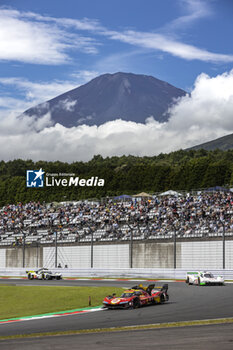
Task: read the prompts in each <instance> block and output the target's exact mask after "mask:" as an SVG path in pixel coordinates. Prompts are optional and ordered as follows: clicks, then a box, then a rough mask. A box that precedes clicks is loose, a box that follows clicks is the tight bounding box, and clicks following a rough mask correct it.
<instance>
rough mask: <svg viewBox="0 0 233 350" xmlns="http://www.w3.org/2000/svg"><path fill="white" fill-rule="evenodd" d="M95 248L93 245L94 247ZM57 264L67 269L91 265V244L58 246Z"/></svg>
mask: <svg viewBox="0 0 233 350" xmlns="http://www.w3.org/2000/svg"><path fill="white" fill-rule="evenodd" d="M94 248H95V247H94ZM57 253H58V254H57V264H59V263H60V264H61V266H62V267H63V268H64V267H65V265H67V267H68V268H69V269H78V268H88V267H91V246H73V247H58V252H57Z"/></svg>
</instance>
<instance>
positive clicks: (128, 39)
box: [108, 30, 233, 63]
mask: <svg viewBox="0 0 233 350" xmlns="http://www.w3.org/2000/svg"><path fill="white" fill-rule="evenodd" d="M108 36H109V37H110V38H111V39H113V40H119V41H122V42H125V43H128V44H131V45H136V46H139V47H144V48H146V49H152V50H160V51H162V52H166V53H170V54H171V55H173V56H176V57H180V58H183V59H185V60H200V61H205V62H215V63H217V62H225V63H229V62H233V55H225V54H219V53H213V52H210V51H208V50H205V49H200V48H197V47H195V46H193V45H188V44H184V43H182V42H180V41H178V40H175V39H173V38H172V37H168V36H166V35H163V34H157V33H150V32H148V33H146V32H136V31H132V30H129V31H125V32H116V31H112V32H110V31H109V32H108Z"/></svg>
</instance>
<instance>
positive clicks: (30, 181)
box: [27, 168, 45, 188]
mask: <svg viewBox="0 0 233 350" xmlns="http://www.w3.org/2000/svg"><path fill="white" fill-rule="evenodd" d="M44 173H45V172H44V171H43V170H42V169H41V168H40V170H27V187H34V188H38V187H44Z"/></svg>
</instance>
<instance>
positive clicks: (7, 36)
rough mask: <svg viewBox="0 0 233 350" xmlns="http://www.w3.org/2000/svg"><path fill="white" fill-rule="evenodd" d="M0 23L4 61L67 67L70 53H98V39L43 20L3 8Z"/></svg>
mask: <svg viewBox="0 0 233 350" xmlns="http://www.w3.org/2000/svg"><path fill="white" fill-rule="evenodd" d="M0 22H1V26H0V47H1V50H0V60H13V61H20V62H27V63H36V64H66V63H68V62H69V61H70V56H69V55H68V53H67V51H69V50H70V49H75V50H80V51H83V52H86V53H96V52H97V49H96V45H97V43H96V41H95V40H94V39H92V38H89V37H84V36H81V35H79V34H73V33H70V32H69V31H67V30H65V29H64V26H61V25H59V23H54V21H50V22H49V21H48V19H47V18H44V17H43V16H39V15H36V14H33V13H24V12H20V11H17V10H12V9H5V8H0Z"/></svg>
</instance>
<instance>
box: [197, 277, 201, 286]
mask: <svg viewBox="0 0 233 350" xmlns="http://www.w3.org/2000/svg"><path fill="white" fill-rule="evenodd" d="M200 283H201V281H200V277H198V279H197V284H198V285H199V286H200Z"/></svg>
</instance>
